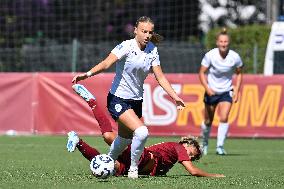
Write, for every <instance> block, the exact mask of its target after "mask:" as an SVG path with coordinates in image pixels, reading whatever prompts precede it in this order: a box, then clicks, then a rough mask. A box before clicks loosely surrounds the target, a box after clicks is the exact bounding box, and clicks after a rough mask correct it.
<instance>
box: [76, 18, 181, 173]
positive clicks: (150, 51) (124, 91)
mask: <svg viewBox="0 0 284 189" xmlns="http://www.w3.org/2000/svg"><path fill="white" fill-rule="evenodd" d="M134 34H135V38H133V39H130V40H126V41H123V42H122V43H121V44H119V45H117V46H116V47H115V48H114V49H113V50H112V51H111V53H110V54H109V55H108V57H107V58H106V59H105V60H103V61H102V62H100V63H99V64H98V65H96V66H95V67H93V68H92V69H91V70H90V71H88V72H87V73H84V74H79V75H76V76H75V77H74V78H73V80H72V82H73V83H77V82H78V81H80V80H84V79H86V78H88V77H90V76H93V75H95V74H98V73H100V72H102V71H104V70H106V69H108V68H109V67H110V66H111V65H113V64H114V63H115V62H117V60H119V59H122V58H125V61H124V62H119V63H118V64H116V75H115V78H114V80H113V82H112V87H111V89H110V91H109V94H108V97H107V107H108V110H109V112H110V114H111V116H112V117H113V119H114V120H115V121H117V122H118V136H117V137H116V138H115V140H114V141H113V142H112V144H111V147H110V151H109V155H110V156H111V157H112V158H113V159H114V160H116V159H117V157H118V155H120V154H121V152H122V151H123V150H124V149H125V147H126V146H127V145H128V144H130V143H131V166H130V169H129V171H128V177H129V178H138V163H139V159H140V156H141V154H142V152H143V148H144V144H145V143H146V140H147V137H148V129H147V127H146V126H145V125H144V123H143V122H142V121H141V120H140V118H141V117H142V101H143V84H144V80H145V79H146V77H147V75H148V74H149V73H150V72H153V73H154V75H155V77H156V80H157V81H158V83H159V85H160V86H161V87H162V88H163V89H164V90H165V91H166V92H167V93H168V95H169V96H170V97H171V98H172V99H173V100H174V101H175V102H176V105H177V109H178V110H182V109H183V108H184V107H185V105H184V102H183V100H182V99H181V98H179V97H178V95H177V94H176V93H175V91H174V90H173V88H172V87H171V85H170V83H169V82H168V80H167V79H166V77H165V76H164V74H163V72H162V69H161V66H160V60H159V54H158V51H157V47H156V46H155V43H156V42H159V37H160V36H159V35H158V34H155V33H154V23H153V21H152V20H151V19H150V18H149V17H146V16H143V17H140V18H139V19H138V20H137V22H136V26H135V29H134Z"/></svg>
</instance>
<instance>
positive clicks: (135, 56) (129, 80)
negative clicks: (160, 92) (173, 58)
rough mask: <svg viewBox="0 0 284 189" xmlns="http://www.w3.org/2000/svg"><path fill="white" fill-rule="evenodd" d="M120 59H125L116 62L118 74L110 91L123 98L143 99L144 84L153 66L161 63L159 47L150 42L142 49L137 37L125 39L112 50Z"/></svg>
mask: <svg viewBox="0 0 284 189" xmlns="http://www.w3.org/2000/svg"><path fill="white" fill-rule="evenodd" d="M111 52H112V53H113V54H114V55H116V56H117V58H118V59H122V58H125V61H123V62H118V63H117V64H116V75H115V78H114V80H113V82H112V86H111V89H110V93H111V94H113V95H115V96H117V97H120V98H123V99H133V100H141V99H143V84H144V80H145V79H146V77H147V76H148V74H149V73H150V71H151V68H152V67H153V66H158V65H160V60H159V54H158V51H157V47H156V46H155V45H154V44H153V43H152V42H148V43H147V45H146V48H145V49H144V51H141V50H140V48H139V47H138V44H137V42H136V40H135V39H130V40H126V41H123V42H122V43H121V44H119V45H117V46H116V47H115V48H114V49H113V50H112V51H111Z"/></svg>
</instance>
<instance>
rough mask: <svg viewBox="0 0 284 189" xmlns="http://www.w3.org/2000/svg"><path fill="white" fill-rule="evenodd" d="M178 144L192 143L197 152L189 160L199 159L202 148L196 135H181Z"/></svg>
mask: <svg viewBox="0 0 284 189" xmlns="http://www.w3.org/2000/svg"><path fill="white" fill-rule="evenodd" d="M179 143H180V144H187V145H192V146H194V147H195V148H196V151H197V154H196V155H195V156H194V157H192V158H191V161H196V160H199V159H200V158H201V156H202V150H201V147H200V145H199V142H198V141H197V137H194V136H186V137H181V139H180V141H179Z"/></svg>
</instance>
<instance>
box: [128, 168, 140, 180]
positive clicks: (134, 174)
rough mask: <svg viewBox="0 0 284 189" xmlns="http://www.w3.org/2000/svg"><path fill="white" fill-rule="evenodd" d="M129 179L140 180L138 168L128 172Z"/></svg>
mask: <svg viewBox="0 0 284 189" xmlns="http://www.w3.org/2000/svg"><path fill="white" fill-rule="evenodd" d="M128 178H131V179H137V178H138V168H137V167H130V168H129V170H128Z"/></svg>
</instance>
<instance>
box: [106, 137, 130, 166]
mask: <svg viewBox="0 0 284 189" xmlns="http://www.w3.org/2000/svg"><path fill="white" fill-rule="evenodd" d="M131 140H132V139H128V138H122V137H120V136H117V137H116V138H115V139H114V141H113V142H112V143H111V146H110V149H109V153H108V155H109V156H110V157H112V159H113V160H116V159H117V157H118V156H119V155H120V154H121V152H122V151H123V150H124V149H125V148H126V146H127V145H128V144H130V143H131Z"/></svg>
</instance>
